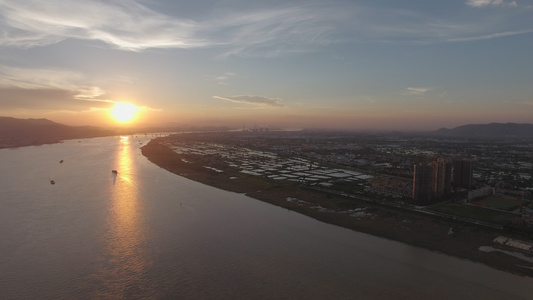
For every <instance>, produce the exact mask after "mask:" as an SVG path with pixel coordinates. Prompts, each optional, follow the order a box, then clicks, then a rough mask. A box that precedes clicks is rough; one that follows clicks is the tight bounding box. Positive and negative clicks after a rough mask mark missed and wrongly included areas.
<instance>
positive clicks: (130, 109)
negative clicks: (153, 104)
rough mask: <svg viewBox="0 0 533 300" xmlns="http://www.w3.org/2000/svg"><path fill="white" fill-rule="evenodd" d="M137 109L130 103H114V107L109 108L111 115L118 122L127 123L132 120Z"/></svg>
mask: <svg viewBox="0 0 533 300" xmlns="http://www.w3.org/2000/svg"><path fill="white" fill-rule="evenodd" d="M139 109H140V108H139V107H137V106H135V105H133V104H131V103H115V107H113V108H112V109H111V116H113V118H114V119H115V120H116V121H118V122H120V123H128V122H131V121H133V119H134V118H135V116H136V115H137V112H138V111H139Z"/></svg>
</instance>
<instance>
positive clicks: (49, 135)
mask: <svg viewBox="0 0 533 300" xmlns="http://www.w3.org/2000/svg"><path fill="white" fill-rule="evenodd" d="M114 134H117V133H116V132H114V131H112V130H107V129H103V128H99V127H92V126H67V125H63V124H60V123H56V122H52V121H50V120H47V119H16V118H11V117H0V148H5V147H19V146H29V145H42V144H50V143H57V142H59V141H61V140H67V139H76V138H89V137H99V136H109V135H114Z"/></svg>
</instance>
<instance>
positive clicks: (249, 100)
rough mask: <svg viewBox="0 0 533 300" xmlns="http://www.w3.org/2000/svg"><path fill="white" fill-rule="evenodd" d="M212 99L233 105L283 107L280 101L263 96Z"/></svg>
mask: <svg viewBox="0 0 533 300" xmlns="http://www.w3.org/2000/svg"><path fill="white" fill-rule="evenodd" d="M213 98H215V99H220V100H224V101H229V102H234V103H245V104H256V105H266V106H274V107H283V104H282V103H281V102H280V99H277V98H267V97H263V96H249V95H237V96H213Z"/></svg>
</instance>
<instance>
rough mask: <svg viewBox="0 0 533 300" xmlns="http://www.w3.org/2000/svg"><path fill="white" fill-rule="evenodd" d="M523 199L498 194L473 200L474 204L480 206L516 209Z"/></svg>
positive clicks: (508, 209)
mask: <svg viewBox="0 0 533 300" xmlns="http://www.w3.org/2000/svg"><path fill="white" fill-rule="evenodd" d="M522 203H523V201H521V200H515V199H509V198H503V197H497V196H489V197H486V198H483V199H481V200H478V201H474V202H472V204H475V205H479V206H485V207H490V208H495V209H501V210H507V211H510V210H514V209H517V208H518V207H520V205H522Z"/></svg>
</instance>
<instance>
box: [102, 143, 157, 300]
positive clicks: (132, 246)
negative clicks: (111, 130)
mask: <svg viewBox="0 0 533 300" xmlns="http://www.w3.org/2000/svg"><path fill="white" fill-rule="evenodd" d="M119 147H120V150H119V151H118V152H117V157H116V159H115V161H116V163H117V166H116V170H117V172H116V173H112V174H111V176H114V177H115V178H113V182H114V184H113V186H112V189H111V190H110V192H111V195H110V196H111V197H110V201H111V202H110V206H109V217H108V232H107V234H106V237H105V239H106V244H107V249H106V250H105V252H106V257H105V258H104V259H103V262H102V263H103V264H102V269H101V270H100V272H99V275H98V277H99V278H98V279H99V280H101V281H102V282H103V285H104V286H105V289H103V290H102V291H101V292H100V293H99V295H98V298H120V299H125V298H129V297H131V296H132V295H135V294H136V291H138V289H139V288H140V286H142V285H141V284H140V283H141V282H142V277H143V274H144V270H145V268H146V266H147V261H146V255H145V253H144V251H145V250H144V247H143V246H144V243H145V234H144V230H143V226H142V214H141V207H140V201H139V193H138V186H137V182H136V181H135V180H133V177H132V176H133V174H134V172H135V166H134V164H133V163H132V155H133V153H132V151H133V150H132V149H134V148H133V147H134V146H133V145H132V144H131V142H130V139H129V138H128V137H121V138H120V146H119Z"/></svg>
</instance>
